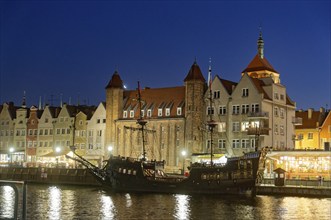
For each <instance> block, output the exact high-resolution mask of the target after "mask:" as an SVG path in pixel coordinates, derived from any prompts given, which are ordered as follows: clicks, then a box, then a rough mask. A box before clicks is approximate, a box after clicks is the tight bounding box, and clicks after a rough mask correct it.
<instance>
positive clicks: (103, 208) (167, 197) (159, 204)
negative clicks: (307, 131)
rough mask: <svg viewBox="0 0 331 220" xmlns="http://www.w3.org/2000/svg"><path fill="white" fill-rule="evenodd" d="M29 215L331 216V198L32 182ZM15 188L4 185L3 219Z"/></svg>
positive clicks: (1, 194)
mask: <svg viewBox="0 0 331 220" xmlns="http://www.w3.org/2000/svg"><path fill="white" fill-rule="evenodd" d="M27 190H28V195H27V201H28V203H27V207H28V209H27V216H28V219H105V220H108V219H179V220H180V219H319V220H320V219H321V220H323V219H326V220H329V219H330V215H331V214H330V213H331V210H330V209H331V198H327V199H325V198H324V199H319V198H303V197H275V196H257V197H256V198H253V199H252V198H237V197H231V196H227V197H224V196H216V195H211V196H206V195H190V196H188V195H171V194H134V193H111V192H107V191H104V190H102V189H101V188H95V187H79V186H64V185H62V186H49V185H33V184H32V185H31V184H29V185H28V189H27ZM13 197H14V194H13V191H12V189H10V188H5V187H0V207H1V208H0V219H1V218H5V217H11V216H12V215H10V213H11V212H12V205H13V203H12V201H11V200H10V198H13Z"/></svg>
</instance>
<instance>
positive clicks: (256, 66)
mask: <svg viewBox="0 0 331 220" xmlns="http://www.w3.org/2000/svg"><path fill="white" fill-rule="evenodd" d="M259 70H269V71H272V72H275V73H278V72H277V71H276V70H275V69H274V68H273V67H272V66H271V64H270V63H269V62H268V60H267V59H266V58H260V56H259V55H258V54H257V55H256V56H255V57H254V58H253V60H252V61H251V62H250V63H249V64H248V66H247V67H246V69H244V71H242V72H243V73H245V72H254V71H259Z"/></svg>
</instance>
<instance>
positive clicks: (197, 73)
mask: <svg viewBox="0 0 331 220" xmlns="http://www.w3.org/2000/svg"><path fill="white" fill-rule="evenodd" d="M192 80H200V81H202V82H203V83H205V82H206V80H205V78H204V77H203V75H202V73H201V70H200V67H199V65H198V63H197V60H196V59H195V60H194V63H193V65H192V66H191V68H190V70H189V72H188V74H187V75H186V77H185V79H184V82H186V81H192Z"/></svg>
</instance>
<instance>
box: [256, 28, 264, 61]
mask: <svg viewBox="0 0 331 220" xmlns="http://www.w3.org/2000/svg"><path fill="white" fill-rule="evenodd" d="M263 50H264V41H263V38H262V28H261V26H260V36H259V39H258V40H257V52H258V55H259V57H260V58H261V59H263V58H264V52H263Z"/></svg>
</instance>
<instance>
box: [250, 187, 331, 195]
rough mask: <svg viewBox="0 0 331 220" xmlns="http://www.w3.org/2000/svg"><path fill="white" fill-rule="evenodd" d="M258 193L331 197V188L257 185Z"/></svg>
mask: <svg viewBox="0 0 331 220" xmlns="http://www.w3.org/2000/svg"><path fill="white" fill-rule="evenodd" d="M256 193H257V194H258V195H282V196H305V197H326V198H331V188H328V187H322V186H320V187H307V186H272V185H260V186H257V189H256Z"/></svg>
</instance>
